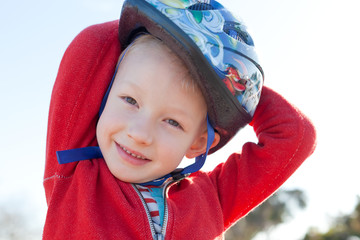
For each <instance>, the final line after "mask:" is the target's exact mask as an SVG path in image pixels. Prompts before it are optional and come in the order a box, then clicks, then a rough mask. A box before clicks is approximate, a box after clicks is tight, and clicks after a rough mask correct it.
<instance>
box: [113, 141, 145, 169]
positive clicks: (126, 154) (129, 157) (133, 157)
mask: <svg viewBox="0 0 360 240" xmlns="http://www.w3.org/2000/svg"><path fill="white" fill-rule="evenodd" d="M116 147H117V150H118V152H119V154H120V156H121V158H122V159H123V160H125V161H127V162H129V163H131V164H133V165H143V164H146V163H148V162H149V161H151V160H150V159H148V158H146V157H145V156H144V155H142V154H141V153H138V152H135V151H133V150H130V149H127V148H126V147H124V146H122V145H120V144H118V143H116Z"/></svg>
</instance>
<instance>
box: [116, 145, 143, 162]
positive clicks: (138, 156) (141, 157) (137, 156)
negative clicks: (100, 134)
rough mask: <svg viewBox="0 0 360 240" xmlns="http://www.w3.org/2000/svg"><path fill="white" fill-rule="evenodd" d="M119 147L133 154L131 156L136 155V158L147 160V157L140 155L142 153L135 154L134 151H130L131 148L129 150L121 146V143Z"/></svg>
mask: <svg viewBox="0 0 360 240" xmlns="http://www.w3.org/2000/svg"><path fill="white" fill-rule="evenodd" d="M119 147H120V148H121V149H122V150H124V152H126V153H127V154H129V155H131V156H133V157H136V158H139V159H142V160H147V159H146V158H145V157H143V156H140V155H137V154H135V153H132V152H130V151H129V150H127V149H126V148H125V147H123V146H120V145H119Z"/></svg>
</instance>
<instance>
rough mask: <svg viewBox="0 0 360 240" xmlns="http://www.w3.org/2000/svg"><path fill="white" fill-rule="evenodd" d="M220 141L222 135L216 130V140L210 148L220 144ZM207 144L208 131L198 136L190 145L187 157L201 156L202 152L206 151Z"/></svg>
mask: <svg viewBox="0 0 360 240" xmlns="http://www.w3.org/2000/svg"><path fill="white" fill-rule="evenodd" d="M219 142H220V135H219V134H218V133H217V132H215V137H214V141H213V143H212V144H211V146H210V149H211V148H213V147H215V146H216V145H218V143H219ZM206 144H207V132H205V133H203V134H202V135H200V137H198V138H197V139H196V140H195V141H194V143H193V144H192V145H191V146H190V148H189V149H188V151H187V152H186V154H185V156H186V157H187V158H195V157H197V156H200V155H201V154H203V153H205V152H206Z"/></svg>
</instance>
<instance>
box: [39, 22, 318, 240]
mask: <svg viewBox="0 0 360 240" xmlns="http://www.w3.org/2000/svg"><path fill="white" fill-rule="evenodd" d="M117 34H118V22H117V21H114V22H108V23H104V24H99V25H95V26H91V27H89V28H87V29H85V30H84V31H83V32H81V33H80V34H79V35H78V36H77V37H76V38H75V39H74V40H73V42H72V43H71V44H70V46H69V47H68V49H67V50H66V52H65V54H64V57H63V59H62V62H61V64H60V69H59V73H58V76H57V79H56V82H55V85H54V89H53V93H52V99H51V104H50V113H49V124H48V137H47V149H46V168H45V176H44V187H45V192H46V199H47V204H48V212H47V217H46V223H45V227H44V232H43V239H51V240H54V239H62V240H63V239H152V236H151V231H150V228H149V223H148V220H147V216H146V212H145V209H144V207H143V205H142V203H141V200H140V198H139V196H138V194H137V193H136V192H135V190H134V188H133V186H132V185H131V184H129V183H125V182H122V181H119V180H117V179H116V178H115V177H114V176H112V174H111V173H110V171H109V169H108V168H107V166H106V164H105V162H104V160H103V159H92V160H83V161H80V162H75V163H69V164H64V165H59V164H58V162H57V159H56V151H59V150H67V149H73V148H80V147H87V146H97V141H96V137H95V127H96V123H97V120H98V111H99V108H100V103H101V100H102V98H103V96H104V94H105V91H106V90H107V87H108V84H109V82H110V81H111V78H112V75H113V73H114V70H115V66H116V63H117V60H118V56H119V54H120V52H121V46H120V44H119V42H118V40H117ZM252 125H253V127H254V130H255V132H256V134H257V137H258V140H259V142H258V143H257V144H255V143H246V144H245V145H244V146H243V147H242V151H241V153H236V154H235V153H234V154H233V155H231V156H230V157H229V159H228V160H227V161H226V162H225V163H223V164H220V165H219V166H217V167H216V168H215V169H214V170H213V171H212V172H210V173H205V172H197V173H194V174H192V175H191V176H190V177H188V178H186V179H185V180H182V181H181V182H180V183H177V184H174V185H172V186H171V187H170V189H169V192H168V196H167V203H168V224H167V228H166V236H165V239H222V238H223V232H224V231H225V230H226V229H227V228H229V227H230V226H231V225H232V224H233V223H234V222H235V221H237V220H238V219H239V218H241V217H242V216H244V215H246V214H247V213H248V212H249V211H250V210H251V209H253V208H254V207H256V206H257V205H258V204H260V203H261V202H262V201H264V200H265V199H266V198H267V197H269V196H270V195H271V194H272V193H273V192H274V191H276V190H277V189H278V188H279V186H280V185H281V184H282V183H283V182H284V181H285V180H286V179H287V178H288V177H289V176H290V175H291V174H292V173H293V172H294V171H295V170H296V169H297V168H298V167H299V166H300V164H301V163H302V162H303V161H304V160H305V159H306V158H307V157H308V156H309V155H310V154H311V153H312V152H313V150H314V147H315V130H314V128H313V126H312V124H311V122H310V121H309V120H308V119H307V118H306V117H305V116H304V115H303V114H302V113H301V112H299V111H298V110H297V109H296V108H294V107H293V106H292V105H290V104H289V103H288V102H287V101H286V100H284V99H283V98H282V97H281V96H280V95H278V94H277V93H275V92H274V91H272V90H270V89H268V88H266V87H265V88H264V89H263V94H262V98H261V101H260V104H259V106H258V109H257V110H256V112H255V116H254V120H253V122H252ZM239 148H240V146H239Z"/></svg>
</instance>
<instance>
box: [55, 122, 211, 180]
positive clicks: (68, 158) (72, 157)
mask: <svg viewBox="0 0 360 240" xmlns="http://www.w3.org/2000/svg"><path fill="white" fill-rule="evenodd" d="M207 132H208V138H207V144H206V152H205V153H204V154H202V155H200V156H198V157H196V158H195V162H194V163H193V164H191V165H189V166H187V167H185V168H184V169H183V170H182V171H181V172H179V171H174V172H172V173H169V174H167V175H165V176H163V177H161V178H158V179H156V180H153V181H150V182H146V183H142V184H140V185H144V186H147V185H152V186H160V185H162V184H163V183H164V182H165V181H166V180H167V179H168V178H170V177H173V178H177V179H180V178H183V177H184V176H186V175H187V174H190V173H193V172H197V171H199V170H200V169H201V167H202V166H203V165H204V163H205V160H206V157H207V155H208V153H209V149H210V147H211V144H212V143H213V141H214V137H215V132H214V128H213V127H212V126H211V124H210V122H209V119H207ZM56 156H57V159H58V162H59V164H65V163H71V162H76V161H81V160H87V159H96V158H103V155H102V153H101V150H100V148H99V147H97V146H94V147H84V148H76V149H70V150H64V151H57V152H56Z"/></svg>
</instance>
